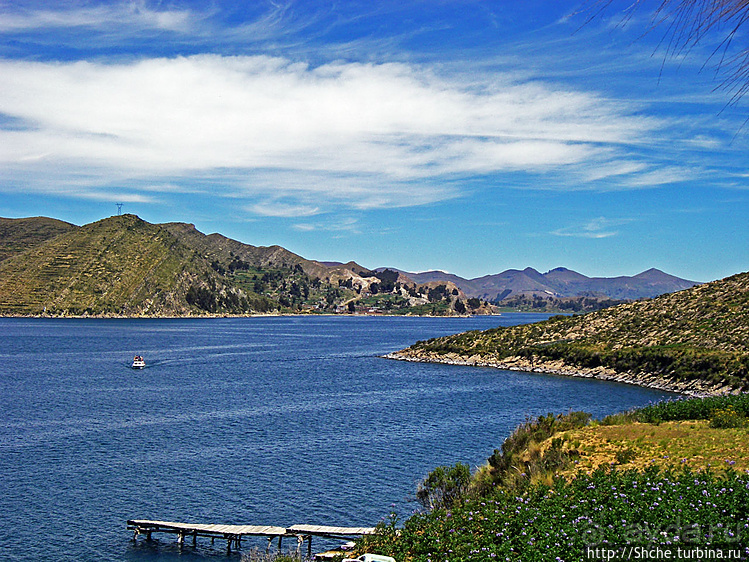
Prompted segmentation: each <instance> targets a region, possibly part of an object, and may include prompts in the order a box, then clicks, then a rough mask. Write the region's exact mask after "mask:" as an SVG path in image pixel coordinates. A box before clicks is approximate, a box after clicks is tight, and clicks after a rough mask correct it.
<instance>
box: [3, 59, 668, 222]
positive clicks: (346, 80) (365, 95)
mask: <svg viewBox="0 0 749 562" xmlns="http://www.w3.org/2000/svg"><path fill="white" fill-rule="evenodd" d="M0 75H2V76H3V80H2V83H0V114H2V115H5V116H6V119H7V120H8V121H9V122H12V123H13V127H12V128H7V129H2V127H1V125H0V164H2V167H3V168H4V170H3V172H0V177H3V178H5V179H6V180H10V181H12V182H16V183H17V182H22V183H23V184H24V185H26V186H27V188H28V189H29V190H33V189H36V188H37V187H38V185H37V184H39V183H41V182H42V180H43V181H45V182H46V181H48V179H49V177H50V175H52V174H53V173H54V175H55V176H56V177H57V178H58V182H60V183H61V184H64V183H66V182H67V183H75V182H76V181H78V178H79V176H80V175H81V174H83V175H85V176H86V182H87V185H90V184H91V183H92V181H93V182H95V180H96V178H97V177H98V178H99V180H100V183H101V184H102V185H105V184H107V183H109V181H110V180H111V178H112V177H117V178H118V179H119V180H123V179H124V180H128V181H130V182H133V183H137V182H140V183H144V182H146V181H148V182H152V183H156V184H169V185H175V184H179V185H181V184H188V183H189V181H190V179H191V178H195V177H200V178H211V181H212V182H213V185H214V186H216V185H217V186H220V185H222V184H223V185H225V186H226V187H225V191H222V190H221V188H220V187H219V188H217V190H216V195H226V196H250V195H251V196H257V195H265V196H266V197H270V199H275V198H278V197H295V198H296V201H295V202H293V203H290V204H288V207H279V206H277V205H276V206H273V205H271V206H266V205H263V204H260V205H257V206H255V207H254V208H253V209H252V210H253V212H257V213H261V214H268V213H279V212H280V213H282V214H283V216H289V215H291V216H300V215H303V214H313V212H314V213H316V212H318V211H319V210H321V208H322V206H324V205H326V204H329V203H333V204H343V205H347V206H349V207H356V208H361V209H366V208H375V207H392V206H404V205H419V204H425V203H431V202H434V201H439V200H444V199H448V198H452V197H455V196H456V195H457V194H458V188H457V187H456V184H455V182H454V180H456V179H460V178H470V177H474V176H476V175H482V174H493V173H502V172H515V171H524V172H530V173H548V172H551V171H553V172H555V175H556V176H558V177H557V179H556V180H555V181H556V183H557V184H558V185H559V186H560V187H565V186H566V185H568V184H572V183H574V182H578V183H579V182H580V181H583V180H585V170H586V169H588V168H590V167H595V168H596V169H597V170H599V171H598V172H593V175H595V174H598V175H599V176H600V175H601V174H602V172H601V170H604V169H606V168H607V167H608V168H609V173H610V174H616V175H619V176H634V175H637V176H638V177H640V178H642V177H643V174H646V173H648V169H647V166H645V165H644V164H635V165H627V164H626V163H625V164H616V165H614V162H620V161H621V160H622V158H623V157H624V159H626V154H627V146H629V145H638V144H639V143H641V142H643V140H644V139H647V138H648V136H649V135H650V133H651V131H652V130H653V129H655V128H656V127H658V123H657V122H656V121H654V120H650V119H647V118H643V117H640V116H635V115H632V114H630V111H629V108H628V107H626V106H624V105H622V104H620V103H615V102H612V101H609V100H606V99H603V98H600V97H598V96H596V95H594V94H590V93H585V92H580V91H572V90H566V89H562V88H560V87H557V86H552V85H547V84H542V83H540V82H531V83H518V82H515V81H512V80H510V79H508V78H505V77H504V76H503V75H500V74H496V75H490V76H488V78H487V79H486V80H485V81H483V82H478V83H477V82H476V81H473V82H471V81H468V82H466V81H465V80H464V79H463V78H461V77H449V76H441V75H439V74H437V73H436V72H435V71H433V70H432V69H430V68H428V67H423V66H415V65H408V64H396V63H390V64H361V63H342V62H339V63H331V64H326V65H322V66H319V67H314V68H313V67H310V66H307V65H305V64H300V63H295V62H292V61H290V60H287V59H283V58H272V57H267V56H243V57H224V56H218V55H200V56H192V57H180V58H173V59H146V60H141V61H138V62H132V63H126V64H100V63H92V62H74V63H62V62H29V61H0ZM0 123H2V121H1V120H0ZM627 166H629V167H627ZM604 175H605V174H604ZM651 175H652V172H651ZM653 177H655V176H653ZM660 177H661V179H662V181H668V178H667V177H666V176H663V175H662V176H660ZM35 178H37V180H38V181H35ZM451 181H452V183H451ZM622 181H625V179H622ZM274 209H275V210H274ZM276 216H278V215H276Z"/></svg>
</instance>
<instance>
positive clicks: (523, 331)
mask: <svg viewBox="0 0 749 562" xmlns="http://www.w3.org/2000/svg"><path fill="white" fill-rule="evenodd" d="M394 357H395V358H400V359H411V360H425V361H440V362H452V363H469V364H479V365H491V366H496V367H501V368H514V369H522V370H534V371H543V372H554V373H560V374H570V375H584V376H598V377H600V378H610V379H615V380H622V381H624V382H633V383H636V384H642V385H646V386H657V387H659V388H669V389H673V390H679V391H684V392H695V393H710V392H719V391H727V390H730V389H744V390H747V389H749V273H742V274H739V275H735V276H733V277H729V278H727V279H723V280H720V281H715V282H713V283H708V284H705V285H700V286H696V287H693V288H691V289H687V290H684V291H680V292H677V293H672V294H668V295H663V296H660V297H657V298H654V299H650V300H645V301H638V302H632V303H627V304H623V305H620V306H616V307H612V308H608V309H605V310H601V311H597V312H592V313H589V314H586V315H582V316H572V317H565V316H558V317H554V318H551V319H550V320H548V321H545V322H539V323H537V324H530V325H524V326H514V327H509V328H497V329H494V330H488V331H485V332H467V333H464V334H458V335H455V336H449V337H445V338H438V339H434V340H429V341H426V342H418V343H417V344H415V345H414V346H412V347H410V348H408V349H406V350H403V351H402V352H399V353H397V354H394Z"/></svg>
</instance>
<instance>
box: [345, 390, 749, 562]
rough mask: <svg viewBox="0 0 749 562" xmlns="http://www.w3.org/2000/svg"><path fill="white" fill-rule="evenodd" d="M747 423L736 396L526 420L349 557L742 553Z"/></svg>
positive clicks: (433, 483)
mask: <svg viewBox="0 0 749 562" xmlns="http://www.w3.org/2000/svg"><path fill="white" fill-rule="evenodd" d="M747 414H749V397H747V396H745V395H740V396H727V397H718V398H709V399H690V400H679V401H674V402H667V403H663V404H657V405H653V406H649V407H647V408H643V409H640V410H635V411H632V412H628V413H625V414H619V415H616V416H610V417H608V418H606V419H604V420H601V421H590V416H588V415H586V414H583V413H580V412H574V413H570V414H566V415H558V416H553V415H548V416H542V417H540V418H537V419H534V420H528V421H527V422H526V423H524V424H522V425H521V426H519V427H518V428H517V429H516V430H515V431H514V432H513V434H512V435H511V436H510V437H509V438H508V439H507V440H506V441H505V442H504V444H503V445H502V447H501V449H498V450H496V451H495V452H494V453H493V454H492V455H491V456H490V457H489V459H488V460H487V463H486V464H485V465H484V466H483V467H481V468H479V469H478V470H477V471H475V472H474V473H473V474H468V475H466V474H465V470H464V467H465V465H460V464H458V465H455V467H440V468H439V469H437V470H436V471H435V472H433V473H432V474H430V477H428V478H426V479H425V480H424V482H422V484H421V487H420V490H419V492H420V497H421V498H422V499H425V500H428V502H427V501H425V502H423V503H425V504H427V503H431V505H432V507H433V509H431V510H425V511H424V512H423V513H419V514H417V515H414V516H413V517H411V518H410V519H408V520H407V521H405V522H404V523H403V525H399V523H398V521H395V520H390V521H389V522H387V523H385V524H382V525H381V526H380V533H379V534H378V535H376V536H374V537H367V538H365V539H363V540H362V541H361V542H360V545H359V549H360V551H361V552H365V551H366V552H379V553H382V554H388V555H391V556H393V557H395V558H396V560H399V561H403V562H427V561H429V562H434V561H437V560H440V561H451V562H452V561H455V562H457V561H463V560H471V561H474V560H475V561H483V560H487V561H489V560H522V561H535V560H539V561H540V560H583V559H586V556H587V555H588V554H589V552H588V549H589V548H596V547H599V548H600V547H607V548H608V547H611V548H621V547H625V546H636V545H648V546H653V545H657V546H662V547H674V546H681V547H690V548H692V547H697V546H700V547H705V546H710V545H713V546H716V545H717V546H720V547H723V548H739V547H741V548H743V547H744V545H747V544H749V473H747V466H748V463H749V428H748V427H747ZM435 474H436V476H435ZM461 475H462V476H461ZM461 477H463V479H461ZM742 552H745V555H746V554H749V551H742Z"/></svg>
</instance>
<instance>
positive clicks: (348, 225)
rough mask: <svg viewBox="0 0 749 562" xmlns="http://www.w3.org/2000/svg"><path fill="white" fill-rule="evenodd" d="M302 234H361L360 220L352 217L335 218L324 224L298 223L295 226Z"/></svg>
mask: <svg viewBox="0 0 749 562" xmlns="http://www.w3.org/2000/svg"><path fill="white" fill-rule="evenodd" d="M293 228H294V230H299V231H300V232H343V231H346V232H351V233H357V234H358V233H361V230H360V228H359V220H358V219H355V218H351V217H346V218H334V219H330V220H327V221H324V222H306V223H298V224H295V225H294V226H293Z"/></svg>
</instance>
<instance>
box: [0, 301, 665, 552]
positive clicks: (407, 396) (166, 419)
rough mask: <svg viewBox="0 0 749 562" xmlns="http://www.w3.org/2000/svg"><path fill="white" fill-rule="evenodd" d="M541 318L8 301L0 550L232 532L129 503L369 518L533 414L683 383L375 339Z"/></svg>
mask: <svg viewBox="0 0 749 562" xmlns="http://www.w3.org/2000/svg"><path fill="white" fill-rule="evenodd" d="M545 317H546V315H528V314H505V315H502V316H495V317H477V318H382V317H380V318H378V317H267V318H241V319H239V318H236V319H200V320H197V319H193V320H166V319H165V320H99V319H97V320H82V319H75V320H73V319H69V320H50V319H44V320H43V319H0V335H1V336H2V342H3V346H2V349H0V479H1V480H0V481H1V482H2V493H0V513H2V516H3V525H2V527H1V528H0V559H2V560H12V561H16V560H29V561H31V560H33V561H37V560H41V561H45V560H50V561H52V560H55V561H60V560H62V561H65V560H71V561H72V560H76V561H78V560H83V561H87V560H126V561H138V562H144V561H155V560H158V561H171V560H177V559H179V560H181V561H184V560H225V559H226V556H225V551H224V550H223V549H224V547H225V545H224V544H219V542H221V543H223V541H219V542H217V543H216V547H215V549H214V548H211V546H210V541H206V540H205V539H202V540H203V543H199V546H198V548H197V549H196V550H193V549H192V547H191V546H190V547H189V548H188V547H184V548H183V549H182V550H180V549H178V548H177V546H176V545H175V540H174V537H173V536H171V535H161V536H160V538H159V540H158V541H153V542H152V543H147V542H146V541H144V540H142V539H139V540H138V541H137V542H136V543H133V542H132V541H131V538H132V534H131V533H130V532H129V531H127V530H126V524H125V522H126V520H127V519H157V520H165V521H182V522H199V523H227V524H255V525H277V526H291V525H294V524H319V525H340V526H358V525H362V526H369V525H374V524H376V523H377V522H378V521H379V520H381V519H382V518H383V517H385V516H386V515H388V513H389V512H390V511H391V510H396V511H397V512H398V513H400V514H402V515H407V514H408V513H410V512H411V511H413V509H415V507H416V504H415V503H413V502H409V501H408V498H409V497H412V496H413V495H414V492H415V487H416V483H417V481H418V480H419V479H420V478H421V477H423V476H424V475H426V474H427V473H428V472H429V471H430V470H431V469H432V468H434V467H436V466H438V465H443V464H454V463H455V462H458V461H461V462H467V463H470V464H471V465H472V466H478V465H480V464H482V463H483V462H484V461H485V460H486V458H487V457H488V456H489V455H490V454H491V453H492V451H493V450H494V449H495V448H497V447H499V446H500V445H501V443H502V441H503V439H504V438H505V437H506V436H507V435H508V434H509V433H510V431H511V430H512V429H513V428H514V427H515V426H516V425H517V424H518V423H520V422H522V421H523V420H524V419H525V418H526V417H527V416H536V415H540V414H545V413H548V412H556V413H559V412H566V411H569V410H585V411H588V412H591V413H593V414H594V415H595V416H597V417H600V416H603V415H605V414H608V413H612V412H615V411H620V410H624V409H627V408H630V407H632V406H636V405H642V404H646V403H648V402H651V401H656V400H659V399H661V398H663V397H666V396H673V395H670V394H668V393H662V392H657V391H652V390H648V389H643V388H638V387H633V386H627V385H621V384H616V383H608V382H601V381H592V380H586V379H571V378H563V377H555V376H547V375H539V374H527V373H517V372H508V371H499V370H494V369H487V368H475V367H455V366H445V365H430V364H419V363H406V362H401V361H391V360H387V359H382V358H380V357H379V356H380V355H382V354H385V353H388V352H391V351H395V350H397V349H401V348H403V347H406V346H407V345H409V344H411V343H413V342H415V341H416V340H419V339H426V338H430V337H435V336H439V335H446V334H451V333H456V332H460V331H464V330H469V329H486V328H490V327H495V326H499V325H510V324H517V323H521V322H528V321H535V320H538V319H541V318H545ZM136 353H137V354H142V355H144V356H145V359H146V362H147V364H148V367H147V368H146V369H144V370H143V371H133V370H132V369H130V368H129V367H130V364H131V362H132V357H133V355H134V354H136ZM263 544H264V543H263ZM314 545H315V547H319V546H320V542H319V541H316V542H315V543H314ZM234 559H237V557H236V556H235V557H234Z"/></svg>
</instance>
